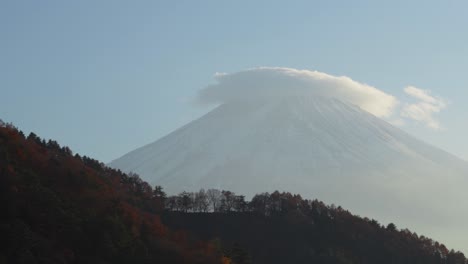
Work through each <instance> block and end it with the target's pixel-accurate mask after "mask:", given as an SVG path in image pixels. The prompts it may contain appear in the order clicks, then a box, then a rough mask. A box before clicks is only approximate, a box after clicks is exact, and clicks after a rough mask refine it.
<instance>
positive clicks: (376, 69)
mask: <svg viewBox="0 0 468 264" xmlns="http://www.w3.org/2000/svg"><path fill="white" fill-rule="evenodd" d="M377 2H380V3H377ZM409 2H410V3H409ZM467 12H468V2H467V1H297V2H292V1H255V3H254V1H46V0H43V1H21V0H18V1H8V0H7V1H2V2H1V3H0V91H1V93H0V118H1V119H3V120H4V121H8V122H13V123H14V124H15V125H17V126H18V127H19V128H20V129H22V130H23V131H25V132H26V133H28V132H30V131H34V132H36V133H37V134H39V135H40V136H41V137H46V138H52V139H56V140H58V141H59V142H60V143H61V144H63V145H68V146H70V147H71V148H72V149H73V150H74V151H76V152H79V153H80V154H84V155H88V156H91V157H94V158H97V159H100V160H102V161H104V162H109V161H110V160H112V159H114V158H117V157H119V156H121V155H122V154H124V153H126V152H128V151H130V150H132V149H134V148H136V147H139V146H142V145H144V144H147V143H150V142H152V141H154V140H156V139H158V138H160V137H161V136H163V135H165V134H167V133H169V132H170V131H172V130H174V129H176V128H177V127H179V126H181V125H183V124H185V123H186V122H188V121H190V120H192V119H194V118H196V117H198V116H200V115H202V114H203V113H204V112H206V111H207V109H203V108H197V107H195V106H194V105H193V104H192V103H191V98H193V97H194V95H195V94H196V92H197V91H198V90H199V89H201V88H203V87H205V86H206V85H208V84H210V83H212V82H213V74H214V73H215V72H236V71H239V70H242V69H246V68H252V67H257V66H281V67H291V68H298V69H310V70H319V71H322V72H326V73H329V74H333V75H346V76H349V77H351V78H353V79H354V80H357V81H360V82H364V83H368V84H370V85H373V86H375V87H377V88H379V89H381V90H383V91H385V92H387V93H389V94H392V95H395V96H397V97H401V96H404V93H403V88H404V87H405V86H407V85H414V86H416V87H419V88H422V89H428V90H431V91H432V94H435V95H439V96H441V97H443V98H446V99H447V100H449V101H450V105H449V106H448V107H447V108H446V109H445V110H443V111H442V112H441V113H440V114H438V115H437V118H438V119H439V121H440V123H441V124H442V126H443V127H444V128H445V129H443V130H440V131H434V130H431V129H428V128H426V127H425V126H423V125H420V124H412V123H410V124H407V125H406V126H404V127H402V128H403V129H404V130H406V131H408V132H410V133H411V134H413V135H416V136H417V137H419V138H421V139H424V140H425V141H427V142H430V143H432V144H434V145H436V146H439V147H441V148H443V149H445V150H447V151H449V152H452V153H454V154H457V155H458V156H460V157H463V158H465V159H468V140H467V135H468V122H467V120H468V89H467V88H468V74H467V73H466V70H467V69H468V31H467V25H468V16H467V15H466V14H467Z"/></svg>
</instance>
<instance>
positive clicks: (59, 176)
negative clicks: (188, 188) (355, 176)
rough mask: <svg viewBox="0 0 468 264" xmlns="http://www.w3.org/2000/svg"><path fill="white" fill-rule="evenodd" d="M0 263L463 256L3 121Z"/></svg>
mask: <svg viewBox="0 0 468 264" xmlns="http://www.w3.org/2000/svg"><path fill="white" fill-rule="evenodd" d="M0 189H1V190H0V191H1V193H0V195H1V203H0V206H1V207H0V209H1V210H2V212H3V213H2V217H1V218H0V242H1V244H2V247H1V248H0V263H232V264H244V263H425V264H427V263H429V264H431V263H444V264H466V263H468V261H467V259H465V257H464V255H463V254H462V253H460V252H455V251H453V250H448V249H447V248H446V247H445V246H444V245H443V244H441V243H438V242H435V241H432V240H431V239H429V238H425V237H423V236H418V235H417V234H415V233H412V232H410V231H409V230H406V229H404V230H399V229H398V228H397V227H396V226H395V225H388V226H385V227H384V226H382V225H380V224H379V223H378V222H377V221H375V220H370V219H367V218H361V217H358V216H354V215H352V214H351V213H349V212H348V211H346V210H344V209H342V208H341V207H335V206H327V205H325V204H324V203H322V202H320V201H316V200H314V201H311V200H307V199H303V198H301V196H299V195H292V194H289V193H279V192H274V193H272V194H266V193H264V194H258V195H256V196H255V197H254V198H253V199H252V200H251V201H245V199H244V197H243V196H240V195H236V194H234V193H232V192H229V191H219V190H208V191H206V192H205V191H199V192H196V193H190V192H183V193H181V194H179V195H175V196H169V197H166V195H165V193H164V192H163V191H162V189H161V188H160V187H158V186H155V187H154V188H152V187H151V186H150V185H148V184H147V183H146V182H144V181H142V180H141V179H140V178H139V177H138V176H137V175H135V174H130V175H127V174H124V173H122V172H120V171H117V170H113V169H110V168H108V167H106V166H105V165H104V164H103V163H100V162H98V161H96V160H93V159H91V158H88V157H81V156H79V155H77V154H75V155H73V154H72V151H71V150H70V149H69V148H68V147H61V146H60V145H59V144H58V143H57V142H55V141H53V140H49V141H45V140H43V139H41V138H39V137H38V136H37V135H35V134H33V133H31V134H30V135H28V136H25V135H24V134H23V133H22V132H21V131H19V130H18V129H16V128H15V127H13V126H12V125H8V124H5V123H3V122H1V121H0Z"/></svg>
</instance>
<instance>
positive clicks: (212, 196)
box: [206, 189, 222, 212]
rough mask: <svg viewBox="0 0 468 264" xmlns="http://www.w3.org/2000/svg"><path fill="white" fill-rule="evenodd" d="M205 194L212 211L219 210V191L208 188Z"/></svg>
mask: <svg viewBox="0 0 468 264" xmlns="http://www.w3.org/2000/svg"><path fill="white" fill-rule="evenodd" d="M206 195H207V196H208V201H209V203H210V204H211V208H212V209H213V212H217V211H219V206H220V203H221V196H222V194H221V191H220V190H217V189H209V190H208V191H206Z"/></svg>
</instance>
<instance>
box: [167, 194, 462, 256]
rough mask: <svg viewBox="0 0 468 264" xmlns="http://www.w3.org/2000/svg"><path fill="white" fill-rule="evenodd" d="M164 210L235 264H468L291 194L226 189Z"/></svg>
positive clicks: (429, 244)
mask: <svg viewBox="0 0 468 264" xmlns="http://www.w3.org/2000/svg"><path fill="white" fill-rule="evenodd" d="M166 206H167V208H168V210H166V212H165V213H164V214H163V222H164V223H165V224H167V225H168V226H170V227H172V228H174V229H184V230H188V231H190V232H191V233H192V234H194V235H195V236H196V237H197V238H199V239H205V240H213V239H214V240H219V241H222V243H223V245H224V246H223V248H225V249H228V252H227V255H229V253H230V252H229V250H230V251H231V255H229V256H230V257H231V258H233V259H236V258H239V257H240V258H242V259H243V262H240V263H250V262H249V261H248V260H251V261H252V262H253V263H259V264H260V263H265V264H266V263H269V264H274V263H278V264H279V263H321V264H326V263H329V264H332V263H343V264H345V263H361V264H367V263H368V264H375V263H379V264H418V263H420V264H436V263H437V264H465V263H468V260H467V259H466V258H465V256H464V255H463V253H461V252H455V251H454V250H448V249H447V248H446V246H445V245H443V244H441V243H439V242H437V241H433V240H432V239H430V238H427V237H424V236H423V235H418V234H416V233H414V232H412V231H410V230H408V229H399V228H398V227H397V226H396V225H395V224H393V223H390V224H388V225H386V226H383V225H381V224H380V223H379V222H378V221H376V220H374V219H368V218H362V217H359V216H355V215H353V214H351V213H350V212H348V211H347V210H344V209H343V208H341V207H339V206H334V205H331V206H327V205H325V204H324V203H323V202H321V201H317V200H307V199H303V198H302V197H301V196H300V195H293V194H290V193H284V192H283V193H280V192H277V191H276V192H273V193H271V194H268V193H263V194H257V195H255V196H254V197H253V198H252V200H251V201H247V202H246V201H245V200H244V197H243V196H241V195H236V194H235V193H232V192H230V191H220V190H216V189H210V190H208V191H204V190H200V191H199V192H194V193H191V192H183V193H181V194H179V195H177V196H170V197H168V198H167V199H166ZM213 211H214V212H213ZM243 249H245V250H246V251H242V250H243ZM233 251H234V252H237V253H235V254H233V253H232V252H233Z"/></svg>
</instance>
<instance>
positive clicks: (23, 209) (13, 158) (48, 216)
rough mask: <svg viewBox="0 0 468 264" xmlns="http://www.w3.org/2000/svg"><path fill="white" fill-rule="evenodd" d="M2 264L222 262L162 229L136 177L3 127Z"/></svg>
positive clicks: (207, 248)
mask: <svg viewBox="0 0 468 264" xmlns="http://www.w3.org/2000/svg"><path fill="white" fill-rule="evenodd" d="M0 188H1V198H2V202H1V211H2V212H3V213H2V218H1V221H0V234H1V236H0V239H1V241H2V245H4V246H2V248H1V250H0V263H221V261H222V254H220V253H219V251H217V250H216V248H215V247H214V246H213V245H211V244H209V243H205V242H202V241H196V240H190V239H188V238H187V236H186V235H181V232H173V231H171V230H169V229H168V228H167V227H166V226H165V225H163V224H162V222H161V219H160V213H161V211H162V210H163V204H162V202H161V200H160V197H159V196H157V195H154V193H153V191H154V190H153V188H152V187H151V186H149V185H148V184H147V183H146V182H144V181H142V180H141V179H140V178H139V177H138V176H137V175H134V174H133V175H127V174H124V173H122V172H120V171H116V170H113V169H110V168H108V167H106V166H104V164H102V163H100V162H98V161H96V160H93V159H91V158H88V157H81V156H79V155H73V154H72V151H71V150H70V149H69V148H68V147H61V146H60V145H59V144H58V143H57V142H55V141H52V140H49V141H45V140H43V139H40V138H39V137H38V136H36V135H35V134H33V133H31V134H30V135H29V136H28V137H25V136H24V135H23V133H22V132H21V131H19V130H17V129H16V128H15V127H13V126H12V125H8V124H4V123H1V124H0Z"/></svg>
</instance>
